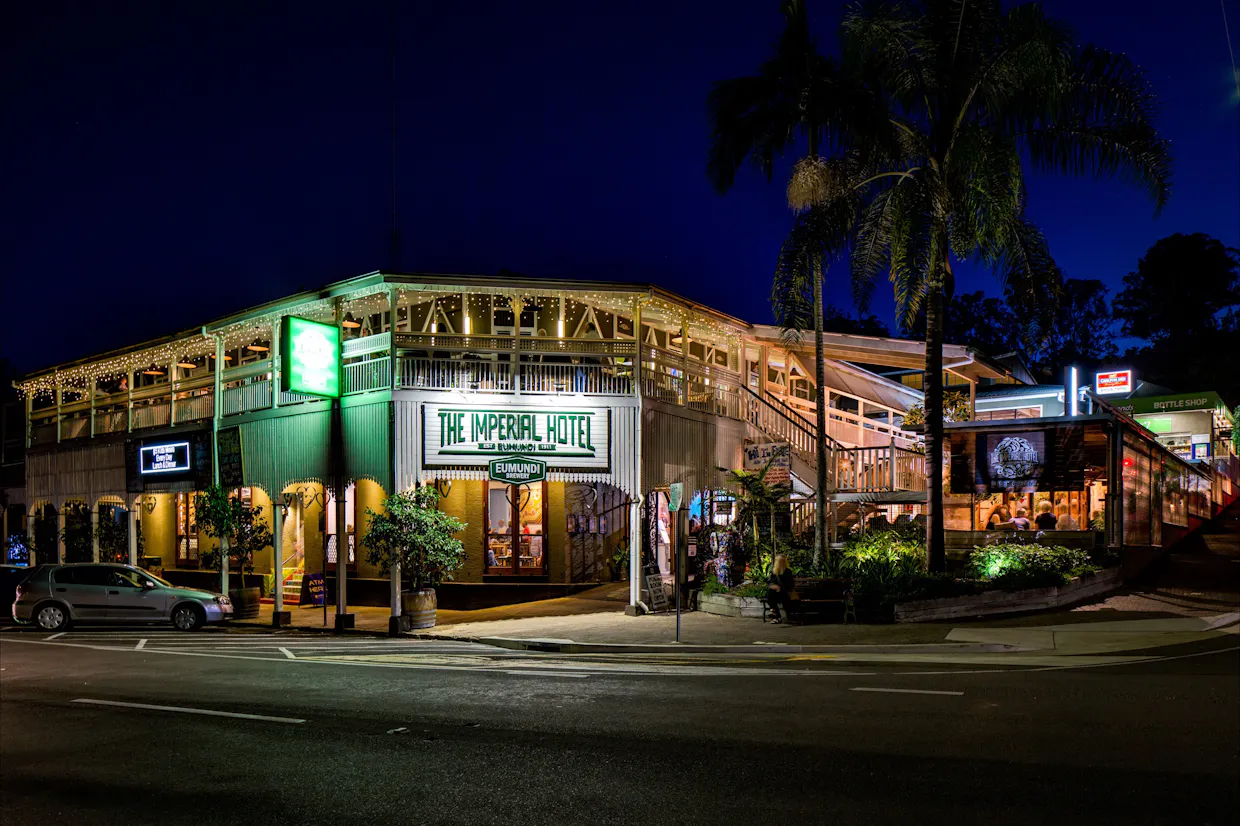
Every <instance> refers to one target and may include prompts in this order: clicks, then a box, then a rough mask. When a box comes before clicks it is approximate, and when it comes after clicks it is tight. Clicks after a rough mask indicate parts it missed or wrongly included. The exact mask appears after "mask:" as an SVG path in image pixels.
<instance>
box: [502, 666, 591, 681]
mask: <svg viewBox="0 0 1240 826" xmlns="http://www.w3.org/2000/svg"><path fill="white" fill-rule="evenodd" d="M478 670H479V671H484V672H486V673H490V674H515V675H517V676H519V677H570V678H572V679H574V680H584V679H586V678H587V677H589V676H590V675H589V674H565V673H564V672H561V671H496V670H494V669H489V668H480V669H478Z"/></svg>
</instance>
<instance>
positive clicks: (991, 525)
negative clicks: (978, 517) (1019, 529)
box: [986, 505, 1014, 531]
mask: <svg viewBox="0 0 1240 826" xmlns="http://www.w3.org/2000/svg"><path fill="white" fill-rule="evenodd" d="M1013 527H1014V526H1013V525H1012V512H1011V511H1010V510H1008V506H1007V505H1000V506H999V507H997V508H995V509H994V510H992V511H991V512H990V516H989V517H987V518H986V530H988V531H1002V530H1012V529H1013Z"/></svg>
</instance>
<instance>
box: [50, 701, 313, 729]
mask: <svg viewBox="0 0 1240 826" xmlns="http://www.w3.org/2000/svg"><path fill="white" fill-rule="evenodd" d="M69 702H71V703H83V704H85V705H92V706H116V707H118V708H141V709H145V710H147V711H178V712H181V713H182V714H203V715H206V716H208V717H235V718H236V719H238V720H261V721H263V722H267V723H304V722H306V721H305V720H301V719H298V718H296V717H268V716H266V715H264V714H239V713H237V712H235V711H214V710H212V709H209V708H184V707H182V706H156V705H151V704H150V703H121V702H117V701H116V700H90V699H86V698H84V697H82V698H78V699H76V700H70V701H69Z"/></svg>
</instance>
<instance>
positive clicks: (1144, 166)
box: [1025, 46, 1171, 213]
mask: <svg viewBox="0 0 1240 826" xmlns="http://www.w3.org/2000/svg"><path fill="white" fill-rule="evenodd" d="M1025 143H1026V146H1027V148H1028V150H1029V156H1030V158H1031V160H1032V161H1033V163H1034V164H1035V165H1036V166H1037V167H1038V168H1040V169H1044V170H1050V171H1056V172H1063V173H1067V174H1069V175H1093V176H1094V177H1096V178H1118V179H1120V180H1122V181H1124V182H1125V183H1127V184H1130V185H1133V186H1136V187H1137V188H1139V189H1142V190H1144V191H1145V192H1146V193H1147V194H1148V195H1149V196H1150V197H1151V198H1152V199H1153V200H1154V203H1155V205H1156V206H1155V212H1156V213H1157V212H1159V211H1161V210H1162V208H1163V206H1164V205H1165V204H1166V202H1167V198H1168V197H1170V194H1171V152H1170V143H1169V142H1168V141H1167V140H1166V139H1165V138H1163V137H1162V136H1161V134H1159V132H1158V128H1157V123H1156V99H1155V97H1154V93H1153V91H1152V90H1151V88H1150V85H1149V82H1148V81H1147V80H1146V78H1145V76H1144V74H1143V73H1142V72H1141V70H1140V69H1139V68H1137V67H1136V66H1135V65H1134V64H1133V63H1132V61H1131V60H1129V59H1128V58H1127V56H1125V55H1120V54H1114V53H1112V52H1108V51H1107V50H1105V49H1100V48H1098V47H1095V46H1086V47H1084V48H1082V49H1080V50H1079V51H1078V52H1077V53H1076V55H1075V57H1074V60H1073V63H1072V67H1071V70H1070V73H1069V76H1068V78H1067V79H1066V81H1065V84H1064V87H1063V89H1062V90H1061V93H1060V94H1059V95H1057V96H1056V98H1055V100H1054V107H1053V109H1052V111H1050V112H1048V113H1047V116H1046V117H1045V118H1044V119H1043V120H1042V121H1041V122H1040V124H1039V125H1038V126H1036V127H1035V128H1033V129H1032V130H1030V131H1029V133H1028V134H1027V135H1026V136H1025Z"/></svg>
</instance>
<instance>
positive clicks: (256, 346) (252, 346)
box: [245, 341, 271, 353]
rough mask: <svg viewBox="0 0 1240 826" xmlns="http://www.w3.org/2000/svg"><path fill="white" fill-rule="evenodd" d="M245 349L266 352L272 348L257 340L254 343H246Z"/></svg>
mask: <svg viewBox="0 0 1240 826" xmlns="http://www.w3.org/2000/svg"><path fill="white" fill-rule="evenodd" d="M245 349H247V350H249V351H250V352H253V353H265V352H267V351H268V350H270V349H271V348H270V347H268V346H267V345H266V344H259V343H258V342H257V341H255V342H254V343H253V344H247V345H245Z"/></svg>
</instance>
